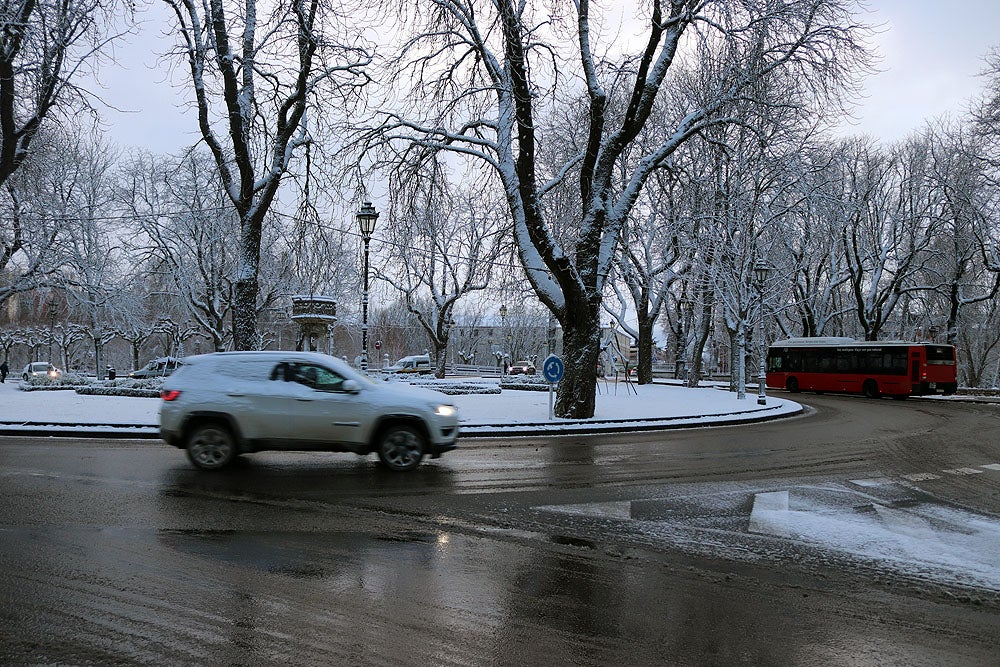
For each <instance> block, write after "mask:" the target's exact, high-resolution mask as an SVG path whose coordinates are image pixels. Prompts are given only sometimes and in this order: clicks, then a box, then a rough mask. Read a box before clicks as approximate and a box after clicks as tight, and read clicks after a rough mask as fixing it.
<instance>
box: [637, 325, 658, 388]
mask: <svg viewBox="0 0 1000 667" xmlns="http://www.w3.org/2000/svg"><path fill="white" fill-rule="evenodd" d="M636 315H637V317H638V324H639V340H638V341H636V343H637V346H636V352H637V353H638V356H639V358H638V359H637V360H636V376H637V380H638V382H639V384H650V383H651V382H652V381H653V324H654V323H655V320H654V319H653V318H651V317H650V316H649V314H648V313H645V312H641V311H640V312H637V313H636Z"/></svg>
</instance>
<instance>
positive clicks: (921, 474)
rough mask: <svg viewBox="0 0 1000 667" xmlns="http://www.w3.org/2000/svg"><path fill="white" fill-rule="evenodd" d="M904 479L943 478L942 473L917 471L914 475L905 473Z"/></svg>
mask: <svg viewBox="0 0 1000 667" xmlns="http://www.w3.org/2000/svg"><path fill="white" fill-rule="evenodd" d="M903 479H908V480H910V481H911V482H926V481H927V480H929V479H941V475H935V474H934V473H932V472H917V473H913V474H912V475H903Z"/></svg>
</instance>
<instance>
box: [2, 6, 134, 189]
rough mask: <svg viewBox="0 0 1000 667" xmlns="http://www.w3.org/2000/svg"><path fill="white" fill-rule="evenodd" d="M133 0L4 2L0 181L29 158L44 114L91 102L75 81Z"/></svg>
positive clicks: (109, 38)
mask: <svg viewBox="0 0 1000 667" xmlns="http://www.w3.org/2000/svg"><path fill="white" fill-rule="evenodd" d="M133 6H134V5H133V4H132V3H129V2H116V1H115V0H58V1H57V0H11V1H8V2H4V3H3V4H2V5H0V185H3V184H4V183H5V182H6V181H7V179H8V178H10V175H11V174H13V173H14V172H15V171H17V169H18V168H20V166H21V165H22V164H23V163H24V161H25V160H26V159H27V158H28V156H29V154H30V150H31V143H32V141H33V140H34V139H35V137H36V135H37V134H38V132H39V130H41V128H42V125H43V123H44V121H45V120H46V118H48V117H49V116H52V115H53V114H55V113H58V112H59V111H65V115H66V116H72V115H73V114H74V113H75V112H76V111H77V110H79V109H80V108H89V102H88V98H89V94H88V93H87V92H85V91H83V90H82V89H80V88H79V87H78V84H77V81H78V79H79V78H80V76H81V75H82V74H85V73H86V70H87V68H89V67H91V66H93V65H95V64H96V61H97V60H98V59H99V58H100V57H101V55H102V51H103V50H104V49H105V48H106V47H107V46H108V45H109V44H110V43H111V42H113V41H114V40H116V39H118V38H120V37H121V36H122V35H123V34H124V33H123V32H116V31H115V29H114V22H115V21H116V20H118V19H119V18H121V17H122V16H123V15H124V16H126V17H128V16H131V13H132V9H133Z"/></svg>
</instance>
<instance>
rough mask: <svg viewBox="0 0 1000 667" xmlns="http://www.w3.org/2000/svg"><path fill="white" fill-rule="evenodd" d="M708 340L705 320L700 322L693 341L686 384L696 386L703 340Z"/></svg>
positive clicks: (702, 353)
mask: <svg viewBox="0 0 1000 667" xmlns="http://www.w3.org/2000/svg"><path fill="white" fill-rule="evenodd" d="M707 340H708V325H707V324H706V322H702V326H701V327H700V329H699V331H698V337H697V338H696V339H695V341H694V350H693V352H692V353H691V373H690V375H688V381H687V386H688V387H692V388H694V387H697V386H698V382H699V380H700V379H701V374H702V373H701V368H702V364H703V363H704V362H703V359H702V357H703V356H704V352H705V342H706V341H707Z"/></svg>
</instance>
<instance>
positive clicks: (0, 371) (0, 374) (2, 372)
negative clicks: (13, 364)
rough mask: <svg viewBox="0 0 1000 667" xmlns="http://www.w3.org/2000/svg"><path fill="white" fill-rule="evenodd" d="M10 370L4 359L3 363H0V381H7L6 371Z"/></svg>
mask: <svg viewBox="0 0 1000 667" xmlns="http://www.w3.org/2000/svg"><path fill="white" fill-rule="evenodd" d="M9 372H10V368H9V367H8V366H7V360H6V359H4V360H3V363H2V364H0V382H6V381H7V373H9Z"/></svg>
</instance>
